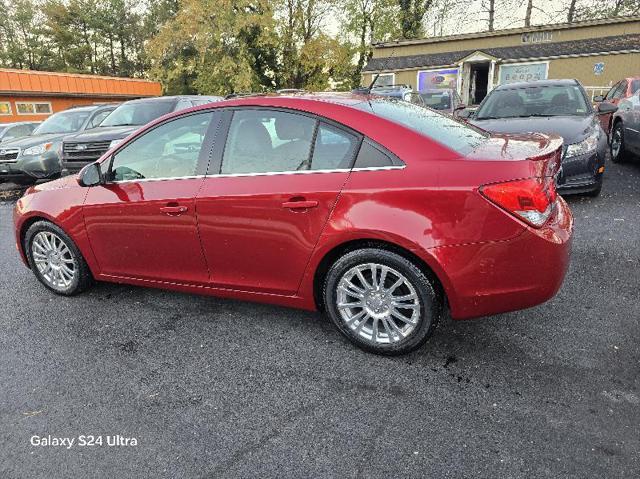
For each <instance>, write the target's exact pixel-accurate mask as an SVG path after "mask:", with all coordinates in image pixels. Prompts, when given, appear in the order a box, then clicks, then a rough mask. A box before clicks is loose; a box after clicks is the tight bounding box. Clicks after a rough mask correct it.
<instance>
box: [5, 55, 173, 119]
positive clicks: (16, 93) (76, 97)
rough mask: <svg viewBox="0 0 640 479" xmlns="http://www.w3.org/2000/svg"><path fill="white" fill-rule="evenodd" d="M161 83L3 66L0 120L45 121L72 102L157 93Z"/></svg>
mask: <svg viewBox="0 0 640 479" xmlns="http://www.w3.org/2000/svg"><path fill="white" fill-rule="evenodd" d="M161 92H162V88H161V86H160V83H158V82H152V81H148V80H139V79H135V78H117V77H104V76H96V75H80V74H71V73H52V72H38V71H29V70H10V69H4V68H0V123H10V122H14V121H27V120H28V121H34V120H35V121H41V120H44V119H46V118H47V117H48V116H49V115H51V114H52V113H56V112H58V111H62V110H66V109H67V108H70V107H72V106H78V105H90V104H93V103H108V102H117V101H123V100H131V99H132V98H141V97H149V96H157V95H160V94H161Z"/></svg>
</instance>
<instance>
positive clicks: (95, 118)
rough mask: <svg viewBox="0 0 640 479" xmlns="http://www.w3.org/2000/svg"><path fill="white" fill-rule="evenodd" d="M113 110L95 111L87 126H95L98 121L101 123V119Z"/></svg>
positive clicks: (97, 124)
mask: <svg viewBox="0 0 640 479" xmlns="http://www.w3.org/2000/svg"><path fill="white" fill-rule="evenodd" d="M112 111H113V110H105V111H101V112H100V113H97V114H96V116H94V117H93V118H92V119H91V123H89V128H95V127H97V126H99V125H100V123H102V121H103V120H104V119H105V118H106V117H108V116H109V113H111V112H112Z"/></svg>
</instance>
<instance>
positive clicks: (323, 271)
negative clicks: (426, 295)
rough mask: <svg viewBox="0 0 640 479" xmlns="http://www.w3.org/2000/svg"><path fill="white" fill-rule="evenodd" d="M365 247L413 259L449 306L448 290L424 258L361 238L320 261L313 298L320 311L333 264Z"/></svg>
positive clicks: (393, 246) (351, 241)
mask: <svg viewBox="0 0 640 479" xmlns="http://www.w3.org/2000/svg"><path fill="white" fill-rule="evenodd" d="M363 248H378V249H383V250H386V251H390V252H392V253H396V254H398V255H400V256H402V257H403V258H405V259H407V260H409V261H411V262H412V263H413V264H415V265H416V266H417V267H418V268H419V269H420V271H422V273H423V274H424V275H425V276H426V277H427V278H428V279H429V280H430V281H431V283H432V284H433V287H434V289H435V290H436V294H437V296H438V298H439V299H440V301H441V305H440V306H441V308H445V307H448V304H449V303H448V298H447V292H446V290H445V288H444V286H443V283H442V281H441V280H440V278H439V277H438V275H437V274H436V273H435V272H434V270H433V268H431V266H429V264H428V263H427V262H426V261H425V260H424V259H422V258H420V257H419V256H418V255H416V254H415V253H414V252H412V251H410V250H408V249H407V248H404V247H402V246H399V245H398V244H396V243H392V242H389V241H385V240H381V239H374V238H360V239H354V240H350V241H346V242H344V243H340V244H339V245H336V246H334V247H333V248H332V249H331V250H329V251H328V252H327V253H326V254H325V255H324V256H323V258H322V259H321V260H320V262H319V263H318V266H317V267H316V270H315V273H314V276H313V299H314V302H315V305H316V308H318V310H319V311H323V310H324V305H323V301H322V286H323V284H324V281H325V278H326V276H327V273H328V272H329V269H331V265H332V264H333V263H335V261H336V260H337V259H338V258H340V257H341V256H343V255H344V254H346V253H349V252H351V251H354V250H358V249H363Z"/></svg>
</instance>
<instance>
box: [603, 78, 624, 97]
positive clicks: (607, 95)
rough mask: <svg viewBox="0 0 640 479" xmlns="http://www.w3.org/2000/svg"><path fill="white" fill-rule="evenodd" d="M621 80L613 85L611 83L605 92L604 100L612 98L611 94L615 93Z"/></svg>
mask: <svg viewBox="0 0 640 479" xmlns="http://www.w3.org/2000/svg"><path fill="white" fill-rule="evenodd" d="M620 83H621V82H618V83H616V84H615V85H613V86H612V87H611V90H609V91H608V92H607V94H606V95H605V96H604V99H605V100H611V99H612V98H613V95H614V94H615V93H616V90H617V89H618V87H619V86H620Z"/></svg>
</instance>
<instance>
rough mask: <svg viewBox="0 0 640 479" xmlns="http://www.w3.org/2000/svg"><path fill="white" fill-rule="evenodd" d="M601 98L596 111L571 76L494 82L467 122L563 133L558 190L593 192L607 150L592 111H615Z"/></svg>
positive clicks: (507, 130)
mask: <svg viewBox="0 0 640 479" xmlns="http://www.w3.org/2000/svg"><path fill="white" fill-rule="evenodd" d="M616 109H617V107H615V106H614V105H610V104H606V103H603V104H601V105H600V110H599V111H596V110H594V108H593V107H592V106H591V103H590V102H589V100H588V97H587V94H586V92H585V91H584V88H583V87H582V85H580V83H579V82H578V81H577V80H537V81H530V82H521V83H509V84H504V85H499V86H498V87H496V88H495V89H493V90H492V91H491V93H489V95H487V97H486V98H485V99H484V100H483V101H482V103H481V104H480V107H479V108H478V110H477V111H476V112H475V113H474V114H473V115H472V116H471V117H469V119H468V121H470V122H471V123H472V124H474V125H476V126H478V127H480V128H483V129H485V130H487V131H491V132H497V133H527V132H532V131H535V132H540V133H549V134H558V135H560V136H562V137H563V138H564V142H565V148H564V151H563V157H562V171H561V175H559V177H558V189H559V191H560V192H561V193H564V194H566V193H588V194H590V195H592V196H598V195H599V194H600V191H601V189H602V176H603V173H604V169H605V157H606V153H607V135H606V134H605V132H604V131H602V128H601V127H600V122H599V121H598V115H600V114H606V113H610V112H612V111H615V110H616Z"/></svg>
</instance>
